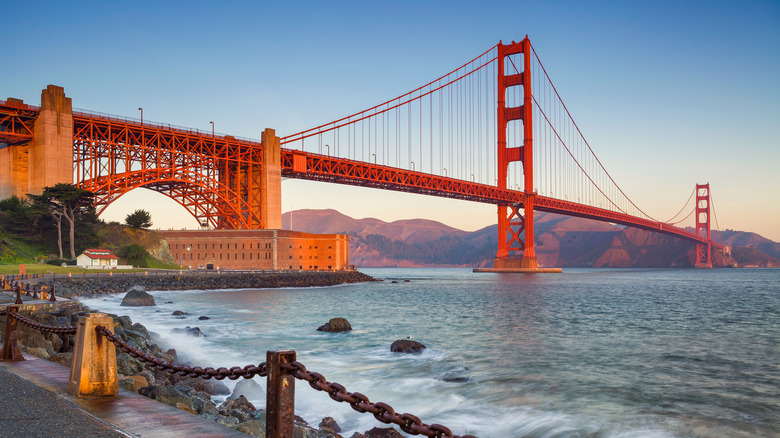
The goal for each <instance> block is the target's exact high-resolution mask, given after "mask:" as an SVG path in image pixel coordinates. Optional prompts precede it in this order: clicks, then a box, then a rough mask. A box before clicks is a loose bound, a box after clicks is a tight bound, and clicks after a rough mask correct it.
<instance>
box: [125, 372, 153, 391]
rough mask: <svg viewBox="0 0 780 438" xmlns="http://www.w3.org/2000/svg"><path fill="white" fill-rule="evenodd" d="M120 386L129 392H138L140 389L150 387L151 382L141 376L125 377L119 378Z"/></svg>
mask: <svg viewBox="0 0 780 438" xmlns="http://www.w3.org/2000/svg"><path fill="white" fill-rule="evenodd" d="M119 386H121V387H122V388H125V389H126V390H128V391H132V392H138V390H139V389H140V388H143V387H145V386H149V382H148V381H147V380H146V378H145V377H144V376H142V375H140V374H135V375H133V376H123V377H120V378H119Z"/></svg>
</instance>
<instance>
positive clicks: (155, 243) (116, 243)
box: [98, 224, 174, 263]
mask: <svg viewBox="0 0 780 438" xmlns="http://www.w3.org/2000/svg"><path fill="white" fill-rule="evenodd" d="M98 237H100V240H101V242H102V245H103V246H105V247H106V248H107V249H110V250H112V251H117V250H118V249H119V248H121V247H123V246H127V245H130V244H133V243H137V244H139V245H141V246H143V247H144V248H146V250H147V251H148V252H149V254H151V256H152V257H154V258H156V259H157V260H160V261H162V262H165V263H174V260H173V255H172V254H171V250H170V249H169V248H168V241H166V240H165V239H164V238H163V237H162V236H160V235H159V234H157V233H156V232H154V231H152V230H144V229H136V228H130V227H125V226H121V225H116V224H106V225H105V227H104V228H103V229H102V230H100V232H99V233H98Z"/></svg>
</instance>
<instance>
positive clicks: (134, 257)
mask: <svg viewBox="0 0 780 438" xmlns="http://www.w3.org/2000/svg"><path fill="white" fill-rule="evenodd" d="M117 255H118V256H119V257H122V258H124V259H125V260H126V261H127V263H128V264H130V265H135V266H138V267H140V268H145V267H147V264H146V258H147V257H148V256H149V252H148V251H147V250H146V248H144V247H143V246H142V245H139V244H137V243H133V244H130V245H127V246H123V247H121V248H119V251H117Z"/></svg>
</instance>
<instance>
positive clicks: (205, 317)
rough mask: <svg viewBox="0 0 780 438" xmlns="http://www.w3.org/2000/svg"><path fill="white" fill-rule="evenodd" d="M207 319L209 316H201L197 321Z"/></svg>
mask: <svg viewBox="0 0 780 438" xmlns="http://www.w3.org/2000/svg"><path fill="white" fill-rule="evenodd" d="M207 319H211V318H209V317H208V316H201V317H200V318H198V320H199V321H205V320H207Z"/></svg>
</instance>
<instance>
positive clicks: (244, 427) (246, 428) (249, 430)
mask: <svg viewBox="0 0 780 438" xmlns="http://www.w3.org/2000/svg"><path fill="white" fill-rule="evenodd" d="M234 429H236V430H237V431H239V432H243V433H245V434H247V435H252V436H261V435H260V431H263V435H262V436H265V422H262V423H261V422H259V421H257V420H251V421H247V422H246V423H241V424H239V425H238V426H236V427H234Z"/></svg>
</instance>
